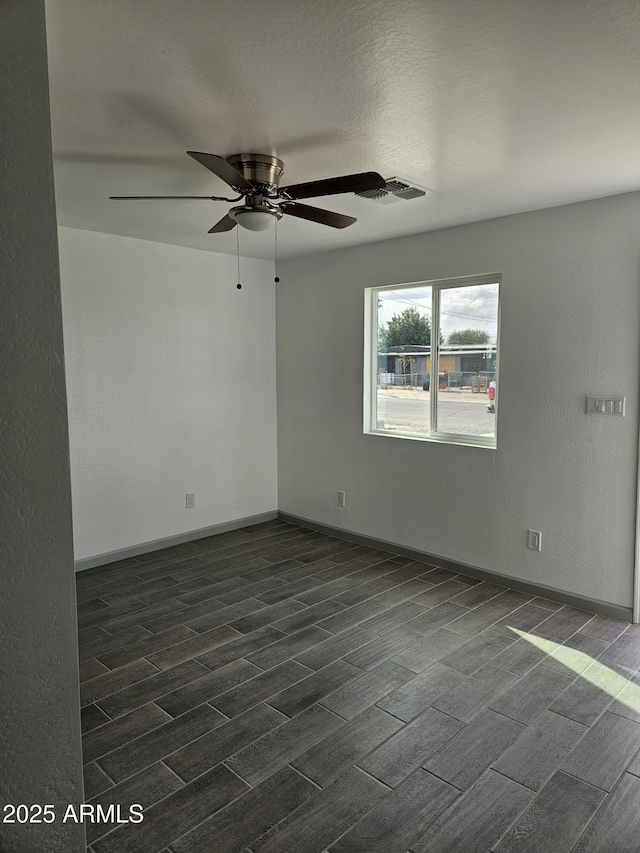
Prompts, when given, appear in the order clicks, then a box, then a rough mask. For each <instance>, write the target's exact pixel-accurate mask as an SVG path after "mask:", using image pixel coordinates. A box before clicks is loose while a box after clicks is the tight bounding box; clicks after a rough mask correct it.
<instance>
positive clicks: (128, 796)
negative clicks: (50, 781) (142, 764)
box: [85, 762, 182, 844]
mask: <svg viewBox="0 0 640 853" xmlns="http://www.w3.org/2000/svg"><path fill="white" fill-rule="evenodd" d="M181 787H182V782H181V781H180V780H179V779H178V777H177V776H176V775H175V773H172V772H171V770H169V769H168V767H165V765H164V764H162V763H161V762H158V763H157V764H153V765H152V766H151V767H147V768H146V769H145V770H142V771H141V772H140V773H136V775H135V776H131V777H130V778H129V779H127V781H126V782H121V783H120V784H119V785H114V787H112V788H109V789H108V790H107V791H104V792H103V793H102V794H100V795H99V796H97V797H94V798H93V799H92V800H91V805H94V806H95V805H98V804H100V805H101V806H102V808H103V809H104V811H105V812H106V811H107V810H108V808H109V806H111V805H119V806H120V811H121V813H122V815H123V816H124V815H127V814H128V809H129V808H130V807H131V806H132V805H133V804H134V803H136V804H139V805H141V806H142V808H143V809H144V814H145V815H146V812H147V810H148V809H149V808H150V807H151V806H152V805H153V804H154V803H157V802H158V800H162V799H164V797H166V796H168V795H169V794H172V793H173V792H174V791H176V790H177V789H178V788H181ZM117 827H118V824H117V823H115V822H114V823H112V822H104V823H102V822H100V823H98V822H96V823H87V824H85V828H86V830H87V843H88V844H92V843H93V842H94V841H97V839H98V838H102V836H103V835H106V834H107V833H108V832H111V830H112V829H116V828H117Z"/></svg>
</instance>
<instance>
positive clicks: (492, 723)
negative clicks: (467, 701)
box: [422, 710, 526, 791]
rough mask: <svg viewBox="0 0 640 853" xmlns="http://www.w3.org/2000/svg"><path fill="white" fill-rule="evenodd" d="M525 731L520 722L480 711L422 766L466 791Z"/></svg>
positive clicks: (490, 712)
mask: <svg viewBox="0 0 640 853" xmlns="http://www.w3.org/2000/svg"><path fill="white" fill-rule="evenodd" d="M524 732H526V727H525V726H523V725H521V724H520V723H516V722H514V721H513V720H509V719H507V718H505V717H502V716H501V715H500V714H496V713H495V712H494V711H490V710H487V711H482V713H480V714H478V716H477V717H475V718H474V719H473V720H472V721H471V722H470V723H467V725H466V726H465V727H464V728H463V729H461V730H460V731H459V732H458V733H457V734H454V736H453V737H452V738H451V740H449V741H448V742H447V743H445V745H444V746H442V747H440V749H438V750H437V752H435V753H434V754H433V755H432V756H431V758H429V759H428V760H427V762H426V763H424V764H423V765H422V766H423V767H424V768H425V770H429V771H430V772H431V773H434V774H435V775H436V776H438V777H439V778H440V779H444V781H445V782H449V783H450V784H451V785H454V786H455V787H456V788H459V789H460V790H461V791H466V790H467V789H468V788H470V787H471V786H472V785H473V784H474V782H476V781H477V780H478V779H479V778H480V776H482V774H483V773H484V772H485V770H487V768H488V767H490V766H491V765H492V764H493V763H494V761H496V760H497V759H499V758H500V756H501V755H502V754H503V753H504V751H505V750H506V749H508V748H509V747H510V746H511V745H512V744H513V743H514V742H515V741H516V740H517V739H518V738H519V737H520V735H522V734H523V733H524Z"/></svg>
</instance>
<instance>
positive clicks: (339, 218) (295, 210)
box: [280, 201, 357, 228]
mask: <svg viewBox="0 0 640 853" xmlns="http://www.w3.org/2000/svg"><path fill="white" fill-rule="evenodd" d="M280 210H281V211H282V212H283V213H288V214H289V216H297V217H299V218H300V219H309V220H310V221H311V222H319V223H320V224H321V225H330V226H331V227H332V228H347V227H348V226H349V225H353V223H354V222H356V221H357V220H356V218H355V217H354V216H345V215H344V214H342V213H334V212H333V211H332V210H323V209H322V208H321V207H311V205H309V204H296V202H294V201H285V202H283V203H282V204H281V205H280Z"/></svg>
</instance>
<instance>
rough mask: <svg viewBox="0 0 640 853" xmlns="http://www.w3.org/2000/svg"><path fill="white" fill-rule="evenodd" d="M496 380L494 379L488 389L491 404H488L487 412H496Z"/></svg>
mask: <svg viewBox="0 0 640 853" xmlns="http://www.w3.org/2000/svg"><path fill="white" fill-rule="evenodd" d="M496 389H497V385H496V380H495V379H492V380H491V382H490V383H489V386H488V388H487V395H488V397H489V402H488V403H487V411H488V412H495V410H496Z"/></svg>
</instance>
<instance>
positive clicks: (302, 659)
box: [294, 627, 374, 669]
mask: <svg viewBox="0 0 640 853" xmlns="http://www.w3.org/2000/svg"><path fill="white" fill-rule="evenodd" d="M318 630H321V629H318ZM294 636H295V635H294ZM373 639H374V635H373V634H370V633H369V632H368V631H365V630H364V628H359V627H354V628H347V630H346V631H343V632H342V633H341V634H336V635H334V636H330V637H329V638H328V639H326V640H323V642H321V643H319V644H318V645H317V646H314V647H313V648H311V649H309V651H306V652H302V653H301V654H297V655H296V656H295V659H296V660H297V661H298V663H302V664H304V665H305V666H308V667H309V668H310V669H322V667H323V666H327V664H330V663H333V661H335V660H338V659H339V658H341V657H344V656H345V655H348V654H349V652H352V651H354V650H355V649H358V648H360V646H364V645H366V644H367V643H369V642H371V640H373Z"/></svg>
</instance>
